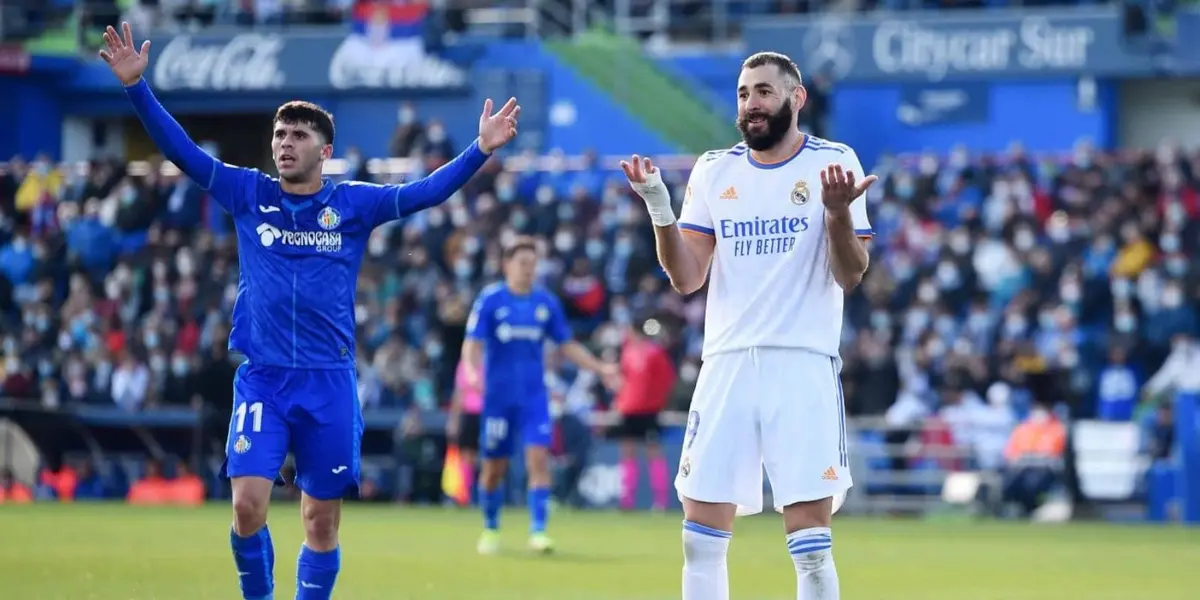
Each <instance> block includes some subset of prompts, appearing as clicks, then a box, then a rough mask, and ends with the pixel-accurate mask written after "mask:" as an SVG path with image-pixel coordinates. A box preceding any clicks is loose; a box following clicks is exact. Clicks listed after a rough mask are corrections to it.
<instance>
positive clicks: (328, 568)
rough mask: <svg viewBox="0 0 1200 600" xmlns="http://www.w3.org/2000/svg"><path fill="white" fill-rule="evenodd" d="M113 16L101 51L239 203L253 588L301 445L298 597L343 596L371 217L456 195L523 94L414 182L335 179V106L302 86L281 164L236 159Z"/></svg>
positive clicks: (275, 139)
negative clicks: (178, 100) (177, 105)
mask: <svg viewBox="0 0 1200 600" xmlns="http://www.w3.org/2000/svg"><path fill="white" fill-rule="evenodd" d="M122 30H123V31H122V34H118V33H117V32H116V31H115V30H114V29H113V28H111V27H110V28H108V30H107V31H106V32H105V34H104V42H105V44H106V46H107V47H106V48H105V49H103V50H101V52H100V56H101V57H102V58H103V59H104V60H105V62H107V63H108V65H109V67H110V68H111V69H112V71H113V73H114V74H115V75H116V76H117V78H118V79H120V81H121V83H122V84H124V86H125V92H126V94H127V95H128V96H129V100H130V102H132V103H133V107H134V110H135V111H136V112H137V115H138V118H140V119H141V121H142V124H143V125H144V126H145V127H146V131H147V132H148V133H149V134H150V137H151V139H153V140H154V142H155V144H157V145H158V147H159V149H160V150H162V152H163V154H164V155H166V157H167V158H168V159H169V160H171V162H173V163H175V165H177V166H178V167H179V168H180V169H181V170H182V171H183V172H184V173H186V174H187V176H188V177H190V178H191V179H192V180H193V181H195V182H196V183H197V184H198V185H200V186H201V187H202V188H204V189H205V190H207V191H208V193H209V195H210V196H211V197H212V198H213V200H215V201H216V202H217V203H218V204H220V205H221V207H222V208H224V209H225V210H226V211H227V212H229V213H230V214H231V215H232V216H233V221H234V224H235V227H236V229H237V239H238V248H239V256H238V260H239V264H240V268H241V275H240V281H239V282H238V295H237V303H236V305H235V306H234V309H233V330H232V331H231V332H230V334H229V347H230V349H231V350H236V351H239V352H241V353H243V354H245V355H246V362H245V363H243V364H242V365H241V367H239V369H238V373H237V377H236V379H235V381H234V412H233V418H232V419H231V420H230V424H229V435H228V442H227V446H226V461H225V465H224V467H223V469H222V470H223V472H224V474H225V475H226V476H228V477H230V478H231V479H232V484H231V485H232V488H233V513H234V517H233V527H232V531H231V532H230V535H229V539H230V544H231V546H232V548H233V557H234V562H235V563H236V565H237V572H238V577H239V578H240V583H241V590H242V597H243V598H246V599H263V598H268V599H270V598H273V597H274V594H275V582H274V566H275V565H274V563H275V549H274V546H273V544H272V542H271V534H270V532H269V530H268V529H267V504H268V502H269V500H270V498H271V488H272V485H273V483H274V480H275V478H276V476H277V474H278V473H279V470H280V467H282V466H283V461H284V457H285V456H286V455H287V454H288V452H291V453H292V454H293V455H294V456H295V459H296V485H297V487H299V488H300V490H301V491H302V492H303V496H302V499H301V504H300V512H301V515H302V518H303V521H304V533H305V535H304V544H303V546H301V548H300V556H299V558H298V568H297V573H296V596H295V597H296V598H297V599H300V600H318V599H327V598H329V597H330V596H331V594H332V593H333V586H334V583H335V581H336V579H337V574H338V571H339V569H340V566H341V551H340V547H339V545H338V523H339V522H340V520H341V506H342V498H343V497H345V496H347V495H354V494H356V493H357V491H358V485H359V454H360V446H361V438H362V431H363V422H362V414H361V413H360V409H359V402H358V393H357V382H356V377H355V367H354V357H355V343H354V330H355V322H354V294H355V287H356V283H357V280H358V271H359V267H360V265H361V263H362V258H363V252H364V249H365V247H366V244H367V238H368V236H369V235H370V233H371V230H372V229H374V228H375V227H376V226H378V225H381V224H383V223H386V222H388V221H393V220H396V219H402V218H404V217H405V216H407V215H410V214H412V213H414V212H416V211H418V210H421V209H423V208H427V207H430V206H434V205H437V204H440V203H441V202H443V201H445V200H446V199H447V198H449V197H450V195H451V194H453V193H454V191H455V190H457V189H458V188H460V187H461V186H462V185H463V184H465V183H466V182H467V180H468V179H470V178H471V176H472V175H473V174H474V173H475V172H476V171H477V170H478V169H479V168H480V167H482V166H483V164H484V162H485V161H487V159H488V155H489V154H491V152H492V151H494V150H496V149H497V148H499V147H501V146H503V145H504V144H506V143H508V141H509V140H511V139H513V137H514V136H515V135H516V133H517V115H518V113H519V112H520V107H518V106H517V104H516V100H515V99H513V100H509V101H508V103H507V104H506V105H505V106H504V107H503V108H502V109H501V110H500V111H499V112H498V113H497V114H492V112H491V101H490V100H489V101H488V102H486V103H485V104H484V113H483V115H481V116H480V117H479V138H478V139H477V140H476V141H475V142H474V143H472V144H471V146H470V147H468V148H467V149H466V150H465V151H463V153H462V154H460V155H459V156H458V157H457V158H455V159H454V160H452V161H451V162H450V163H448V164H447V165H445V166H443V167H442V168H441V169H438V170H437V171H436V172H434V173H432V174H430V175H429V177H426V178H425V179H422V180H420V181H417V182H414V183H412V184H409V185H402V186H400V185H390V186H379V185H372V184H365V183H341V184H334V183H332V182H331V181H329V180H327V179H323V178H322V177H321V173H322V167H323V165H324V163H325V161H326V160H329V158H330V156H331V155H332V153H333V138H334V127H333V119H332V117H331V116H330V114H329V113H328V112H326V111H325V110H323V109H321V108H320V107H318V106H316V105H315V104H311V103H308V102H288V103H287V104H284V105H283V106H281V107H279V110H278V111H277V112H276V113H275V121H274V127H273V130H272V132H271V136H272V137H271V154H272V157H273V158H274V161H275V167H276V168H277V169H278V171H279V178H278V179H276V178H274V177H270V176H268V175H266V174H264V173H261V172H259V171H256V170H251V169H244V168H240V167H234V166H231V165H227V164H224V163H222V162H220V161H218V160H216V159H214V158H213V157H211V156H209V155H208V154H206V153H205V152H204V151H203V150H201V149H200V148H199V147H198V146H197V145H196V143H195V142H193V141H192V140H191V139H189V138H188V136H187V134H186V133H185V132H184V131H183V129H182V128H181V127H180V126H179V124H178V123H176V122H175V120H174V119H172V118H171V116H170V115H169V114H167V112H166V110H164V109H163V107H162V105H160V104H159V103H158V101H157V100H156V99H155V98H154V95H153V94H152V93H151V91H150V86H149V85H148V84H147V83H146V81H145V80H144V79H143V78H142V74H143V73H144V72H145V70H146V65H147V59H148V56H149V50H150V42H148V41H147V42H144V43H143V44H142V45H141V49H140V50H139V49H137V48H135V47H134V44H133V35H132V33H131V31H130V27H129V24H127V23H125V24H122Z"/></svg>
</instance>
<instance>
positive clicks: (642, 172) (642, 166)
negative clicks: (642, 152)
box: [621, 154, 658, 186]
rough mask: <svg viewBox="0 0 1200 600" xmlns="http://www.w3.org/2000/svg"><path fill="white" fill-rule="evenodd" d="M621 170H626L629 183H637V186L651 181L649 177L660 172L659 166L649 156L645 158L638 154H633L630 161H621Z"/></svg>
mask: <svg viewBox="0 0 1200 600" xmlns="http://www.w3.org/2000/svg"><path fill="white" fill-rule="evenodd" d="M621 170H622V171H624V172H625V177H626V178H627V179H629V183H632V184H635V186H636V185H645V184H646V183H649V178H652V177H653V176H654V175H657V174H658V167H656V166H654V163H653V162H651V161H650V157H649V156H647V157H645V158H643V157H640V156H638V155H636V154H634V155H633V156H631V157H630V158H629V160H628V161H624V160H623V161H621Z"/></svg>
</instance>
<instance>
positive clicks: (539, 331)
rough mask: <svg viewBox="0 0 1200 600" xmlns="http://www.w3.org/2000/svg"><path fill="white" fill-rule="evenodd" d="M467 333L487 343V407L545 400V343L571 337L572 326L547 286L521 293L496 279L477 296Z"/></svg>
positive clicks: (485, 367)
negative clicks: (494, 282)
mask: <svg viewBox="0 0 1200 600" xmlns="http://www.w3.org/2000/svg"><path fill="white" fill-rule="evenodd" d="M467 337H468V338H469V339H473V340H478V341H480V342H482V343H483V348H484V350H483V381H484V406H485V407H486V406H488V405H494V404H497V403H518V402H545V401H546V380H545V370H546V367H545V343H546V341H547V340H548V341H551V342H554V343H556V344H562V343H564V342H566V341H568V340H570V339H571V328H570V326H569V325H568V324H567V318H566V315H564V314H563V309H562V304H561V303H559V301H558V298H557V297H555V296H554V294H552V293H550V292H549V291H547V290H546V289H544V288H542V287H540V286H535V287H534V288H533V290H531V291H530V293H529V294H526V295H518V294H514V293H513V292H512V291H510V290H509V289H508V287H507V286H506V285H504V284H503V283H497V284H494V285H491V286H489V287H487V288H484V290H483V291H482V292H480V294H479V297H478V298H477V299H476V300H475V306H474V307H472V309H471V317H470V320H468V321H467Z"/></svg>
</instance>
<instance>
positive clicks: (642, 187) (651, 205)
mask: <svg viewBox="0 0 1200 600" xmlns="http://www.w3.org/2000/svg"><path fill="white" fill-rule="evenodd" d="M630 185H631V186H633V191H634V192H637V195H639V196H641V197H642V200H644V201H645V202H646V210H647V211H648V212H649V213H650V222H651V223H654V226H655V227H670V226H671V225H674V224H675V209H674V208H671V192H670V191H669V190H667V184H665V183H663V180H662V174H661V172H660V171H659V170H658V169H655V170H654V172H653V173H648V174H647V175H646V183H631V184H630Z"/></svg>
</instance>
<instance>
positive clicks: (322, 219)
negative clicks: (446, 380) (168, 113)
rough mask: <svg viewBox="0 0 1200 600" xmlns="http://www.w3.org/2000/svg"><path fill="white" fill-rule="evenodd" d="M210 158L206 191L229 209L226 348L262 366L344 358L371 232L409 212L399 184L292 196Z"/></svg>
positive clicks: (328, 363)
mask: <svg viewBox="0 0 1200 600" xmlns="http://www.w3.org/2000/svg"><path fill="white" fill-rule="evenodd" d="M218 165H219V166H218V167H217V168H216V169H215V170H214V173H213V180H212V183H211V185H210V187H209V191H210V193H211V194H212V197H213V198H214V199H215V200H217V201H218V202H220V203H221V205H222V206H223V207H224V208H225V210H227V211H229V213H230V214H232V215H233V219H234V224H235V227H236V228H237V237H238V263H239V264H240V266H241V273H240V277H239V281H238V296H237V303H236V304H235V305H234V309H233V330H232V331H231V332H230V334H229V349H230V350H234V351H238V352H241V353H243V354H245V355H246V357H247V358H249V359H250V361H251V362H252V363H255V364H263V365H270V366H278V367H303V368H309V369H313V368H316V369H320V368H341V367H347V366H351V365H353V364H354V358H355V349H354V328H355V323H354V295H355V290H356V287H357V282H358V271H359V267H360V265H361V264H362V258H363V253H364V252H365V251H366V245H367V239H368V236H370V234H371V230H373V229H374V228H375V227H376V226H378V225H380V224H382V223H386V222H388V221H391V220H394V219H399V218H402V217H404V216H405V215H407V214H408V213H409V212H411V211H410V210H409V206H408V204H407V203H405V199H404V197H403V196H404V195H403V194H402V193H401V192H400V190H401V189H402V188H401V187H400V186H379V185H372V184H366V183H339V184H334V183H332V182H330V181H326V182H325V187H324V188H322V189H321V191H320V192H318V193H316V194H314V195H312V196H295V195H290V194H285V193H284V192H283V190H282V189H281V188H280V186H279V181H278V180H276V179H275V178H272V177H268V176H267V175H265V174H263V173H261V172H259V171H255V170H251V169H242V168H237V167H231V166H228V165H225V164H221V163H218Z"/></svg>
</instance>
